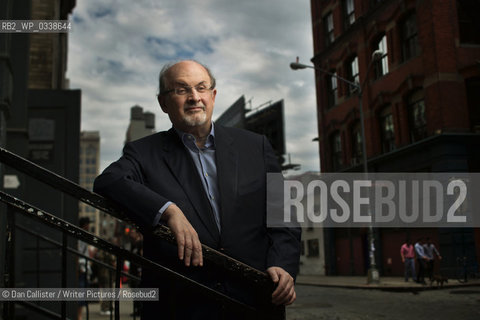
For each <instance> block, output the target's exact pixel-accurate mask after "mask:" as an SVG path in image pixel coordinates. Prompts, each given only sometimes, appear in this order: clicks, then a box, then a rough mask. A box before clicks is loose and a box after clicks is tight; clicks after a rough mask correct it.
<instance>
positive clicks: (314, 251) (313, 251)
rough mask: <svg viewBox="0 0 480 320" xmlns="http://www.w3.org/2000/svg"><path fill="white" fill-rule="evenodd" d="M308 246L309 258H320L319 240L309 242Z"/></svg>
mask: <svg viewBox="0 0 480 320" xmlns="http://www.w3.org/2000/svg"><path fill="white" fill-rule="evenodd" d="M307 246H308V255H307V257H318V256H320V246H319V244H318V239H310V240H307Z"/></svg>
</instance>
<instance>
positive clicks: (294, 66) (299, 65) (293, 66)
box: [290, 62, 361, 90]
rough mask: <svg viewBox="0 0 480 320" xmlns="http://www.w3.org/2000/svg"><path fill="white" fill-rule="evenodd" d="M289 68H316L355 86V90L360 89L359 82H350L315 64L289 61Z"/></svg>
mask: <svg viewBox="0 0 480 320" xmlns="http://www.w3.org/2000/svg"><path fill="white" fill-rule="evenodd" d="M290 68H292V69H293V70H298V69H305V68H310V69H314V70H318V71H320V72H322V73H326V74H328V75H329V76H331V77H334V78H336V79H338V80H341V81H343V82H346V83H348V84H349V85H351V86H354V87H355V88H357V90H360V89H361V87H360V84H358V83H356V82H352V81H350V80H347V79H345V78H343V77H340V76H337V75H336V74H334V73H331V72H330V71H327V70H324V69H322V68H319V67H315V66H310V65H306V64H302V63H298V62H292V63H290Z"/></svg>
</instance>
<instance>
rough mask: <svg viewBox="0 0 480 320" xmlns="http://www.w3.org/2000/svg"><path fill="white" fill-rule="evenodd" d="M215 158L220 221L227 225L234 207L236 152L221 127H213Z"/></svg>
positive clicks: (229, 138) (231, 141) (229, 137)
mask: <svg viewBox="0 0 480 320" xmlns="http://www.w3.org/2000/svg"><path fill="white" fill-rule="evenodd" d="M215 148H216V152H215V158H216V162H217V179H218V189H219V192H220V221H221V225H222V229H223V226H226V225H227V224H228V223H227V221H228V219H229V217H230V216H231V215H232V214H233V212H231V211H232V210H233V208H235V206H234V205H233V204H234V203H235V198H236V194H237V181H238V180H237V179H238V170H237V165H238V163H237V162H238V156H237V153H238V151H237V150H235V148H234V146H233V138H232V137H231V136H230V135H229V134H228V132H227V131H225V130H224V129H223V128H222V127H221V126H217V125H215Z"/></svg>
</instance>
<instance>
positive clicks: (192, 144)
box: [173, 121, 215, 152]
mask: <svg viewBox="0 0 480 320" xmlns="http://www.w3.org/2000/svg"><path fill="white" fill-rule="evenodd" d="M173 128H174V129H175V131H176V132H177V134H178V136H179V137H180V139H181V140H182V142H183V144H184V145H185V147H187V148H188V149H189V150H191V151H195V152H199V151H200V149H199V148H198V146H197V142H196V139H195V137H194V136H193V134H190V133H186V132H183V131H181V130H179V129H177V128H175V127H173ZM214 128H215V126H214V123H213V121H212V129H210V133H209V134H208V137H207V141H206V142H205V146H204V147H203V149H202V150H206V149H212V150H215V129H214Z"/></svg>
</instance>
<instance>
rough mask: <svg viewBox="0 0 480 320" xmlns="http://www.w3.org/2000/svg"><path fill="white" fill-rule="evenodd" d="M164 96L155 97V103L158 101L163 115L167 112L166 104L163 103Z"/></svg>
mask: <svg viewBox="0 0 480 320" xmlns="http://www.w3.org/2000/svg"><path fill="white" fill-rule="evenodd" d="M165 98H166V97H165V96H164V95H161V94H159V95H157V101H158V104H159V105H160V108H162V111H163V112H165V113H168V112H167V110H168V108H167V104H166V101H165Z"/></svg>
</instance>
